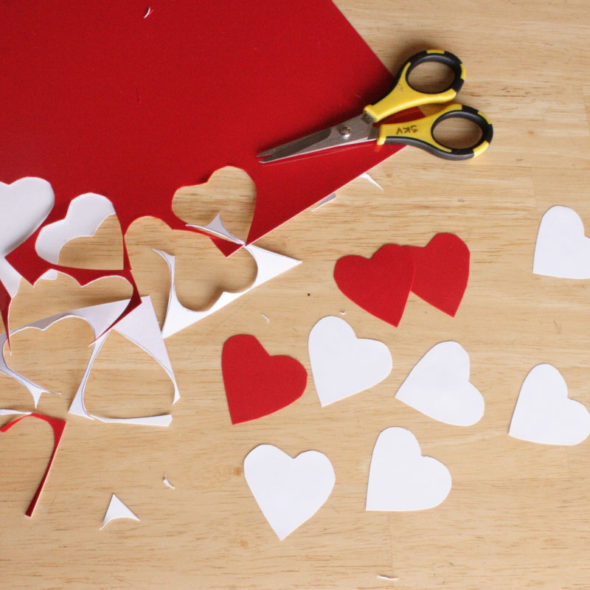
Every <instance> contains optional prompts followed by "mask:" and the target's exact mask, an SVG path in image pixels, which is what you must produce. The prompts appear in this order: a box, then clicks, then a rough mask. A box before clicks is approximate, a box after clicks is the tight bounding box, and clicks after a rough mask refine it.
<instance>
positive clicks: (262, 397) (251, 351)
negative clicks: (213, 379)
mask: <svg viewBox="0 0 590 590" xmlns="http://www.w3.org/2000/svg"><path fill="white" fill-rule="evenodd" d="M221 368H222V372H223V383H224V385H225V394H226V396H227V405H228V407H229V413H230V416H231V421H232V424H239V423H241V422H248V421H250V420H256V419H257V418H262V417H263V416H268V415H269V414H273V413H274V412H277V411H278V410H281V409H283V408H285V407H287V406H288V405H290V404H292V403H293V402H295V401H296V400H298V399H299V398H300V397H301V396H302V395H303V392H304V391H305V387H306V385H307V371H306V370H305V367H304V366H303V365H302V364H301V363H300V362H299V361H297V360H295V359H294V358H292V357H290V356H284V355H283V356H270V355H269V354H268V353H267V352H266V350H265V349H264V347H263V346H262V344H260V342H259V341H258V340H257V338H256V337H255V336H252V335H250V334H238V335H236V336H232V337H231V338H228V339H227V340H226V341H225V343H224V345H223V351H222V354H221Z"/></svg>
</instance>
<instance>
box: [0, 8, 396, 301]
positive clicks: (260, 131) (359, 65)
mask: <svg viewBox="0 0 590 590" xmlns="http://www.w3.org/2000/svg"><path fill="white" fill-rule="evenodd" d="M150 7H151V8H152V9H153V10H152V11H151V13H150V15H149V18H144V15H145V14H146V4H145V1H144V0H127V1H126V2H120V1H119V0H98V1H97V2H93V3H90V4H89V3H72V2H67V1H66V0H39V1H38V2H12V3H8V4H7V5H6V6H3V14H2V18H3V22H5V23H9V24H10V26H6V27H4V29H5V30H3V43H4V44H5V45H6V46H7V47H10V48H11V50H10V52H8V53H6V55H4V56H3V59H2V60H1V63H0V78H1V79H2V80H5V81H6V84H4V86H3V91H2V110H1V112H0V130H1V137H2V141H1V142H0V179H1V180H3V181H4V182H13V181H16V180H18V179H20V178H23V177H26V176H36V177H41V178H44V179H46V180H47V181H48V182H50V183H51V185H52V187H53V190H54V192H55V206H54V207H53V209H52V211H51V212H50V214H49V216H48V218H47V223H48V224H50V223H54V222H56V221H59V220H62V219H64V218H65V217H66V214H67V210H68V206H69V203H70V201H71V200H72V199H73V198H75V197H77V196H78V195H84V194H86V193H88V192H89V191H92V192H96V193H98V194H101V195H104V196H105V197H107V198H108V199H110V200H111V202H112V203H113V207H114V209H115V211H116V213H117V216H118V218H119V221H120V224H121V229H122V232H123V234H125V233H126V231H127V229H128V228H129V226H130V225H131V223H132V222H133V221H134V220H135V219H138V218H140V217H144V216H152V217H156V218H159V219H161V220H162V221H164V222H165V223H166V224H168V225H169V226H170V227H171V228H173V229H185V228H186V225H185V224H184V222H183V221H182V220H180V219H179V218H178V217H176V216H175V215H174V214H173V212H172V208H171V203H172V197H173V195H174V193H175V191H176V190H177V189H179V188H180V187H182V186H188V185H196V184H199V183H202V182H204V181H205V180H206V179H207V177H208V176H209V175H210V174H211V173H212V172H213V171H214V170H216V169H218V168H220V167H222V166H224V165H226V164H227V163H228V162H231V163H232V164H233V165H235V166H237V167H240V168H242V169H244V170H246V172H247V173H248V174H249V175H250V177H251V178H252V179H253V181H254V182H255V184H256V187H257V197H256V208H255V212H254V216H253V219H252V223H251V226H250V228H249V233H248V238H247V240H246V241H247V242H248V243H251V242H254V241H256V240H257V239H258V238H260V237H262V236H263V235H264V234H266V233H267V232H269V231H271V230H272V229H274V228H275V227H277V226H279V225H280V224H282V223H284V222H285V221H287V220H288V219H290V218H291V217H293V216H294V215H296V214H298V213H299V212H301V211H303V210H304V209H307V208H308V207H310V206H311V205H313V204H314V203H316V202H317V201H319V200H321V199H322V198H324V197H325V196H326V195H329V194H331V193H332V192H334V191H335V190H337V189H338V188H340V187H341V186H343V185H344V184H346V183H347V182H349V181H350V180H352V179H353V178H355V177H356V176H358V175H359V174H361V173H363V172H365V171H366V170H368V169H370V168H371V167H373V166H375V165H376V164H377V163H379V162H380V161H382V160H383V159H385V158H386V157H388V156H389V155H391V154H393V153H395V152H396V151H397V150H398V149H400V147H401V146H382V148H381V149H379V150H377V149H376V148H375V147H374V146H372V145H370V144H365V145H362V146H353V147H350V148H346V149H341V150H334V151H333V152H332V153H326V154H323V155H320V156H318V157H314V158H307V159H301V160H300V161H290V162H281V163H277V164H276V165H273V166H269V165H264V164H261V163H260V162H258V160H257V158H256V154H257V153H259V152H260V151H262V150H263V149H266V148H268V147H270V146H273V145H277V144H279V143H283V142H284V141H287V140H290V139H292V138H294V137H298V136H301V135H305V134H308V133H310V132H311V131H313V130H316V129H320V128H324V127H325V126H326V125H327V124H330V123H331V122H333V120H334V119H346V118H347V117H351V116H354V115H356V114H357V113H359V112H361V111H362V109H363V107H364V106H365V105H367V104H371V103H372V102H374V101H375V100H376V99H378V98H380V97H381V96H382V95H383V94H384V93H385V92H386V91H387V90H389V88H390V86H391V82H392V76H391V74H390V73H389V72H388V71H387V69H386V68H385V66H384V65H383V64H382V63H381V62H380V60H379V59H378V58H377V56H376V55H375V54H374V53H373V52H372V51H371V49H370V48H369V47H368V45H367V44H366V43H365V42H364V41H363V40H362V39H361V37H360V36H359V35H358V33H356V31H355V30H354V29H353V27H352V26H351V25H350V24H349V23H348V22H347V21H346V19H345V18H344V16H343V15H342V14H341V13H340V12H339V11H338V9H337V8H336V6H335V5H334V3H333V2H332V1H331V0H318V1H315V2H303V3H301V5H300V6H298V8H297V10H292V3H291V1H290V0H257V1H256V2H237V3H233V4H232V6H231V10H228V7H227V5H226V3H223V2H221V3H217V2H213V3H212V2H209V1H208V0H177V1H175V2H173V3H166V2H163V1H162V0H154V1H153V2H151V3H150ZM286 14H288V21H289V26H288V27H285V15H286ZM244 23H248V26H244ZM227 31H232V34H231V35H227V34H226V33H227ZM318 52H319V53H321V55H322V59H321V60H318V59H317V55H318ZM72 56H75V57H76V59H75V60H73V59H72ZM138 56H141V59H139V58H138ZM55 64H61V67H55ZM40 73H42V75H40ZM163 88H165V89H168V91H170V92H172V89H182V91H178V92H173V97H172V103H171V101H170V100H169V99H170V95H166V94H165V93H164V94H163V93H162V89H163ZM228 89H232V90H231V91H230V92H228ZM261 96H264V97H265V100H264V107H261V102H260V97H261ZM64 97H65V98H64ZM197 98H198V100H197ZM228 138H231V139H228ZM37 235H38V234H37V233H33V234H32V235H31V237H29V238H28V239H27V240H26V241H25V242H24V243H23V244H22V245H21V246H20V247H19V248H18V249H17V250H15V251H14V252H12V253H11V254H10V255H9V261H10V262H11V264H12V265H13V266H14V267H15V268H16V270H17V271H18V272H19V273H20V274H21V275H23V276H24V277H25V279H26V280H28V281H29V282H31V283H34V282H35V281H36V280H37V279H38V278H39V277H40V276H41V275H42V274H43V273H44V272H45V271H46V270H48V268H50V263H48V262H47V261H46V260H44V259H42V258H40V257H39V256H38V255H37V252H36V250H35V241H36V239H37ZM216 243H217V242H216ZM237 247H240V246H239V245H237V244H234V243H229V248H226V250H227V251H232V250H235V249H236V248H237ZM63 270H64V272H68V273H69V274H70V275H71V276H73V277H74V278H75V279H76V280H78V282H81V283H82V282H84V283H85V282H88V281H89V280H92V279H96V278H98V277H99V276H106V275H112V274H115V275H117V276H122V277H124V278H126V279H127V280H129V281H130V282H132V284H134V283H133V277H132V276H131V267H130V261H129V257H128V254H127V250H126V249H124V260H123V270H120V271H118V272H117V273H115V271H107V270H101V271H100V272H98V271H96V272H95V273H94V274H92V275H91V274H90V273H89V271H88V270H85V269H69V270H67V269H63ZM90 277H92V279H91V278H90ZM134 288H135V289H136V286H135V285H134ZM135 295H136V296H135V297H134V298H133V299H132V302H133V305H137V304H139V297H138V294H137V293H136V294H135ZM6 299H8V301H9V300H10V297H7V296H5V297H3V298H1V299H0V304H2V306H3V308H5V307H6ZM130 310H131V308H129V309H128V310H126V311H130Z"/></svg>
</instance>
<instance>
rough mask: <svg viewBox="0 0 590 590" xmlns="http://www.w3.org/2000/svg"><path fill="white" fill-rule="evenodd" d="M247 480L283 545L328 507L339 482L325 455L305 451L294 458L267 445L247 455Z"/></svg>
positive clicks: (245, 475)
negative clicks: (288, 538)
mask: <svg viewBox="0 0 590 590" xmlns="http://www.w3.org/2000/svg"><path fill="white" fill-rule="evenodd" d="M244 477H245V478H246V483H247V484H248V487H249V488H250V491H251V492H252V494H253V496H254V499H255V500H256V503H257V504H258V507H259V508H260V510H261V511H262V514H264V517H265V518H266V520H267V521H268V524H269V525H270V526H271V527H272V529H273V531H274V532H275V533H276V535H277V536H278V538H279V539H280V540H281V541H282V540H283V539H285V538H286V537H287V536H289V535H290V534H291V533H292V532H293V531H294V530H296V529H297V528H299V527H300V526H301V525H302V524H303V523H304V522H306V521H308V520H309V519H310V518H311V517H312V516H313V515H314V514H315V513H316V512H317V511H318V510H319V509H320V508H321V507H322V506H323V505H324V504H325V502H326V500H327V499H328V498H329V496H330V494H331V493H332V489H333V488H334V484H335V482H336V474H335V473H334V468H333V467H332V463H331V462H330V460H329V459H328V457H326V455H324V454H323V453H320V452H319V451H305V452H303V453H300V454H299V455H297V456H296V457H295V458H292V457H290V456H289V455H287V453H285V452H284V451H282V450H281V449H279V448H278V447H275V446H273V445H267V444H263V445H259V446H257V447H255V448H254V449H252V450H251V451H250V452H249V453H248V455H247V456H246V458H245V459H244Z"/></svg>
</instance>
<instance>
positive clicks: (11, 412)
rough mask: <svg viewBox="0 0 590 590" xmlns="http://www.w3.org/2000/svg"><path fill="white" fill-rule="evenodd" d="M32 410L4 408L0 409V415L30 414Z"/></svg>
mask: <svg viewBox="0 0 590 590" xmlns="http://www.w3.org/2000/svg"><path fill="white" fill-rule="evenodd" d="M30 413H31V412H21V411H20V410H9V409H2V410H0V416H15V415H16V414H27V415H28V414H30Z"/></svg>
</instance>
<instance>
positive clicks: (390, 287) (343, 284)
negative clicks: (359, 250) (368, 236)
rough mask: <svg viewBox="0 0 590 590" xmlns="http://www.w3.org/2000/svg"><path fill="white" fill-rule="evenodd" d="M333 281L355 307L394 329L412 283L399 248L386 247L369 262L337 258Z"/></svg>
mask: <svg viewBox="0 0 590 590" xmlns="http://www.w3.org/2000/svg"><path fill="white" fill-rule="evenodd" d="M334 279H335V281H336V284H337V285H338V287H339V289H340V290H341V291H342V292H343V293H344V295H346V296H347V297H348V298H349V299H351V300H352V301H354V302H355V303H356V304H357V305H359V306H360V307H362V308H363V309H364V310H366V311H368V312H369V313H371V314H373V315H374V316H376V317H378V318H380V319H382V320H385V321H386V322H388V323H390V324H392V325H394V326H398V325H399V323H400V320H401V318H402V315H403V313H404V309H405V307H406V302H407V300H408V296H409V294H410V289H411V287H412V282H413V280H414V261H413V258H412V255H411V254H410V252H408V250H406V249H405V248H404V247H403V246H398V245H396V244H386V245H385V246H382V247H381V248H379V250H377V252H375V254H373V256H372V257H371V258H363V257H362V256H354V255H353V256H344V257H343V258H340V259H339V260H338V261H337V262H336V266H335V267H334Z"/></svg>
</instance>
